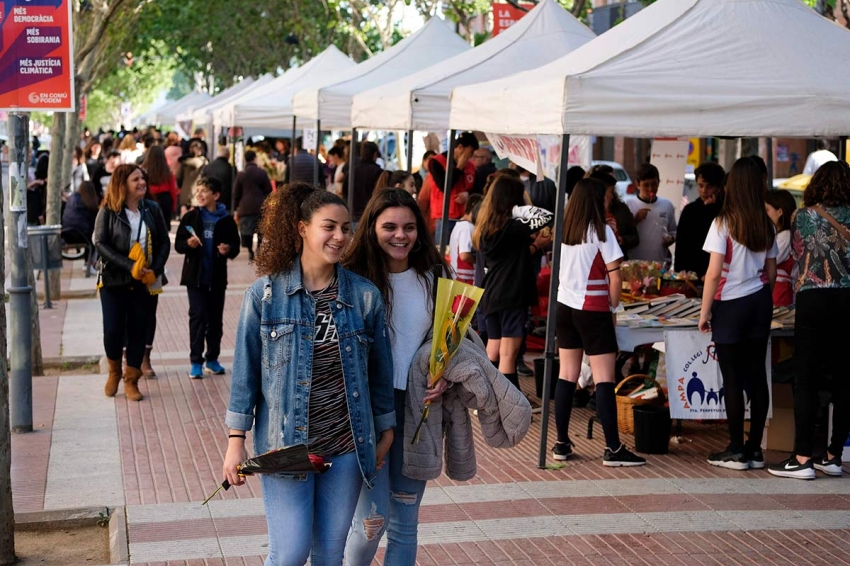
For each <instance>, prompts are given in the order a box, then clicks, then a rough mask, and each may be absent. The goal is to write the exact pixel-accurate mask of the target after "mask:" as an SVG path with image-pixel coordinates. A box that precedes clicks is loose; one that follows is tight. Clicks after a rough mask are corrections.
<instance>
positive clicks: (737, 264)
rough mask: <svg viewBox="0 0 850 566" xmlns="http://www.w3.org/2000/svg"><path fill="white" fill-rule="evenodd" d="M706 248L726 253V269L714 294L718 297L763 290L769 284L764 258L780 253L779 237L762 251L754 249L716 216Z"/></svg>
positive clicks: (745, 294)
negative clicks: (736, 239)
mask: <svg viewBox="0 0 850 566" xmlns="http://www.w3.org/2000/svg"><path fill="white" fill-rule="evenodd" d="M702 249H703V251H706V252H709V253H718V254H723V256H724V257H723V271H722V273H721V275H720V284H719V285H718V286H717V292H716V293H715V294H714V300H716V301H730V300H732V299H740V298H741V297H746V296H747V295H752V294H753V293H757V292H758V291H761V289H762V287H764V286H765V285H767V284H768V279H767V273H766V272H765V270H764V262H765V260H767V259H771V258H773V259H775V258H776V256H777V255H778V254H779V248H778V246H777V245H776V238H774V240H773V245H772V246H771V247H770V248H769V249H767V250H766V251H762V252H754V251H752V250H751V249H749V248H747V247H746V246H743V245H741V244H739V243H738V242H736V241H735V240H733V239H732V236H730V235H729V230H728V229H727V228H726V224H725V223H723V224H721V221H720V220H715V221H714V222H713V223H712V224H711V228H709V230H708V235H707V236H706V237H705V244H704V245H703V247H702Z"/></svg>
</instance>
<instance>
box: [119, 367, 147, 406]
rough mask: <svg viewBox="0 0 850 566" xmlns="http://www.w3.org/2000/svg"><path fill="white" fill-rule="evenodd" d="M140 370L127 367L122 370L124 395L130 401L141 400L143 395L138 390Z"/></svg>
mask: <svg viewBox="0 0 850 566" xmlns="http://www.w3.org/2000/svg"><path fill="white" fill-rule="evenodd" d="M140 377H142V370H140V369H136V368H131V367H128V368H127V369H126V370H124V396H125V397H127V399H129V400H130V401H141V400H142V399H144V398H145V397H144V395H142V392H141V391H139V378H140Z"/></svg>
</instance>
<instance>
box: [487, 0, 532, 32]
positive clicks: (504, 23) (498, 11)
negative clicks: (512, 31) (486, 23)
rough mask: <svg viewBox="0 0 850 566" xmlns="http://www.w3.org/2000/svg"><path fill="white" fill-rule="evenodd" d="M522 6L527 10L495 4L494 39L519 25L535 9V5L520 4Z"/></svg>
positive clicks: (499, 3)
mask: <svg viewBox="0 0 850 566" xmlns="http://www.w3.org/2000/svg"><path fill="white" fill-rule="evenodd" d="M520 5H521V6H523V7H524V8H525V10H522V9H520V8H517V7H515V6H512V5H510V4H506V3H502V2H494V3H493V37H496V36H497V35H499V34H500V33H502V32H503V31H505V30H506V29H508V28H509V27H511V26H512V25H514V24H515V23H517V22H518V21H519V20H521V19H522V17H523V16H524V15H526V14H527V13H528V12H529V11H530V10H532V9H533V8H534V4H526V3H520Z"/></svg>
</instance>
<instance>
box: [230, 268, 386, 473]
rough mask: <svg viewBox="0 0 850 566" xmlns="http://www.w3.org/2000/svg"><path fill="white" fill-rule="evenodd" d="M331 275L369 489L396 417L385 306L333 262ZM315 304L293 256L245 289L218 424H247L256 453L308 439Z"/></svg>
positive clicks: (371, 289) (348, 393)
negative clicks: (286, 266)
mask: <svg viewBox="0 0 850 566" xmlns="http://www.w3.org/2000/svg"><path fill="white" fill-rule="evenodd" d="M336 274H337V280H338V282H339V291H338V293H337V299H336V300H335V301H332V302H331V305H330V306H331V309H332V312H333V317H334V322H335V324H336V327H337V333H338V335H339V349H340V357H341V361H342V370H343V376H344V383H345V390H346V399H347V402H348V410H349V414H350V416H351V430H352V434H353V435H354V445H355V450H356V452H357V459H358V461H359V463H360V470H361V472H362V474H363V479H364V481H365V482H366V484H367V485H368V486H369V487H371V485H372V480H373V479H374V477H375V474H376V473H377V471H376V469H375V458H376V455H375V445H376V443H377V440H378V435H379V434H380V433H381V432H382V431H384V430H387V429H391V428H393V427H394V426H395V422H396V416H395V410H394V399H393V361H392V352H391V349H390V339H389V332H388V331H387V324H386V311H385V308H384V302H383V300H382V299H381V294H380V292H379V291H378V289H377V288H376V287H375V286H374V285H373V284H372V283H371V282H369V281H368V280H366V279H364V278H363V277H360V276H359V275H356V274H354V273H352V272H350V271H348V270H346V269H343V268H342V267H341V266H340V265H339V264H337V266H336ZM315 308H316V302H315V299H314V298H313V297H312V296H311V295H310V294H308V293H307V291H306V290H305V289H304V286H303V284H302V283H301V262H300V258H296V259H295V263H294V265H293V267H292V269H291V270H290V271H289V272H284V273H280V274H277V275H274V276H266V277H262V278H260V279H258V280H257V281H255V282H254V283H253V284H252V285H251V286H250V287H249V288H248V290H247V291H246V292H245V298H244V299H243V301H242V312H241V313H240V315H239V328H238V330H237V332H236V348H235V355H234V359H233V377H232V381H231V386H230V405H229V407H228V410H227V415H226V417H225V424H226V425H227V426H228V427H229V428H232V429H237V430H250V429H251V427H252V426H253V427H254V449H255V450H256V452H257V454H262V453H264V452H267V451H269V450H275V449H278V448H282V447H285V446H292V445H294V444H302V443H303V444H308V443H309V436H308V435H309V427H308V422H307V415H308V413H309V402H310V386H311V384H312V365H313V338H314V332H315V321H316V311H315ZM376 433H377V434H376ZM301 479H303V476H301Z"/></svg>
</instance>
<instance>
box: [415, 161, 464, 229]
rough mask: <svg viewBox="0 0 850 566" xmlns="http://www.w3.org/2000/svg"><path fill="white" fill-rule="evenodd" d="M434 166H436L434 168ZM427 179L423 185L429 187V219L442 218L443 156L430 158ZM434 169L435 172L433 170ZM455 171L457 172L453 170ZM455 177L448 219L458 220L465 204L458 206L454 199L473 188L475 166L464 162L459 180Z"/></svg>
mask: <svg viewBox="0 0 850 566" xmlns="http://www.w3.org/2000/svg"><path fill="white" fill-rule="evenodd" d="M435 165H436V166H437V167H436V168H435ZM428 169H429V172H430V173H431V174H430V175H428V178H427V179H425V184H426V185H429V188H430V190H431V191H430V192H431V218H442V217H443V184H444V182H445V174H446V156H445V155H444V154H442V153H441V154H439V155H435V156H434V157H432V158H431V162H430V163H429V164H428ZM435 169H436V170H435ZM455 171H457V170H455ZM457 177H458V176H457V175H455V178H454V179H453V180H454V184H453V185H452V192H451V199H450V201H449V219H450V220H458V219H459V218H461V217H462V216H463V213H464V208H465V207H466V205H465V204H458V203H456V202H455V199H454V197H455V196H457V195H458V194H459V193H463V192H469V191H471V190H472V188H473V187H474V186H475V164H474V163H473V162H472V160H469V161H467V162H466V165H464V166H463V175H461V176H460V178H457Z"/></svg>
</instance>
